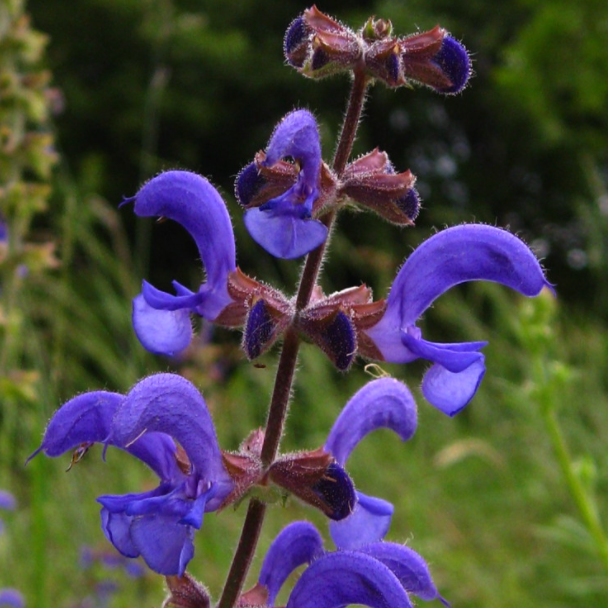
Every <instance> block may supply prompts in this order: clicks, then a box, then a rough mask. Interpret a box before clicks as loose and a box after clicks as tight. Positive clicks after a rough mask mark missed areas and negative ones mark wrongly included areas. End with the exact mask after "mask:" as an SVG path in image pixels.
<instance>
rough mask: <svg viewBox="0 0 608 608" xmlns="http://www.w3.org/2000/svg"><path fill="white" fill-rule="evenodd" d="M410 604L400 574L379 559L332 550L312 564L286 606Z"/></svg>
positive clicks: (398, 606)
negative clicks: (399, 577)
mask: <svg viewBox="0 0 608 608" xmlns="http://www.w3.org/2000/svg"><path fill="white" fill-rule="evenodd" d="M349 604H362V605H364V606H371V607H372V608H386V607H387V606H390V607H391V608H411V606H412V603H411V602H410V600H409V598H408V596H407V593H406V592H405V590H404V589H403V587H402V585H401V583H400V582H399V580H398V579H397V577H396V576H395V575H394V574H393V573H392V572H391V571H390V569H389V568H387V567H386V566H385V565H384V564H383V563H382V562H380V561H379V560H377V559H375V558H373V557H370V556H368V555H364V554H362V553H357V552H349V551H340V552H337V553H329V554H326V555H324V556H323V557H322V558H320V559H318V560H317V561H315V562H314V563H313V564H312V565H311V566H309V567H308V568H307V569H306V570H305V571H304V573H303V574H302V576H301V577H300V580H298V582H297V583H296V585H295V587H294V589H293V591H292V592H291V596H290V597H289V601H288V602H287V606H286V608H342V607H343V606H348V605H349Z"/></svg>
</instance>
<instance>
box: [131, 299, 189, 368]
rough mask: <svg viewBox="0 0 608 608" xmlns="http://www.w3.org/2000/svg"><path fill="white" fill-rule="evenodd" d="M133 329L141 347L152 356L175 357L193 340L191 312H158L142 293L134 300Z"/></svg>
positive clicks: (187, 310)
mask: <svg viewBox="0 0 608 608" xmlns="http://www.w3.org/2000/svg"><path fill="white" fill-rule="evenodd" d="M132 319H133V329H134V330H135V334H136V335H137V338H138V340H139V341H140V342H141V343H142V345H143V347H144V348H145V349H146V350H148V351H150V352H151V353H154V354H155V355H167V356H171V357H172V356H174V355H176V354H177V353H179V352H181V351H182V350H184V349H185V348H186V347H187V346H188V345H189V344H190V341H191V340H192V323H191V321H190V309H188V308H182V309H179V310H158V309H156V308H153V307H152V306H150V305H149V304H148V303H147V302H146V300H145V299H144V296H143V294H140V295H138V296H137V297H136V298H134V299H133V315H132Z"/></svg>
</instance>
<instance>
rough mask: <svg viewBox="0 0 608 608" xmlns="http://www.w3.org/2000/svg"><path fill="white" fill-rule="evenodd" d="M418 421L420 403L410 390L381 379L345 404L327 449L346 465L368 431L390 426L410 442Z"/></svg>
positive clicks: (393, 381) (340, 462) (331, 433)
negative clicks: (417, 409)
mask: <svg viewBox="0 0 608 608" xmlns="http://www.w3.org/2000/svg"><path fill="white" fill-rule="evenodd" d="M416 424H417V412H416V403H415V401H414V398H413V397H412V394H411V393H410V390H409V389H408V388H407V387H406V386H405V385H404V384H403V383H402V382H399V381H397V380H395V379H393V378H380V379H378V380H373V381H372V382H369V383H368V384H366V385H365V386H364V387H363V388H361V389H360V390H359V391H358V392H357V393H356V394H355V395H354V396H353V397H352V398H351V399H350V401H349V402H348V403H347V404H346V405H345V406H344V409H343V410H342V412H341V414H340V415H339V416H338V419H337V420H336V422H335V423H334V426H333V427H332V429H331V431H330V433H329V436H328V437H327V441H326V442H325V450H326V451H328V452H330V453H331V454H332V455H333V457H334V458H335V459H336V461H337V462H338V463H339V464H341V465H342V466H344V464H346V461H347V460H348V457H349V456H350V453H351V452H352V450H353V449H354V448H355V446H356V445H357V444H358V443H359V441H361V439H363V437H365V435H367V434H368V433H371V432H372V431H375V430H376V429H379V428H388V429H390V430H392V431H394V432H395V433H397V435H399V437H401V440H402V441H407V440H408V439H410V438H411V437H412V436H413V435H414V432H415V430H416Z"/></svg>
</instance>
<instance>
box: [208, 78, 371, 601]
mask: <svg viewBox="0 0 608 608" xmlns="http://www.w3.org/2000/svg"><path fill="white" fill-rule="evenodd" d="M367 85H368V80H367V78H366V76H365V73H364V72H363V71H362V70H356V71H355V74H354V79H353V83H352V87H351V91H350V96H349V100H348V107H347V109H346V115H345V117H344V122H343V124H342V130H341V131H340V137H339V140H338V146H337V148H336V154H335V156H334V160H333V168H334V171H335V172H336V174H337V175H338V177H340V175H341V174H342V173H343V172H344V168H345V167H346V163H347V162H348V159H349V157H350V154H351V152H352V148H353V143H354V141H355V136H356V134H357V127H358V126H359V120H360V119H361V113H362V111H363V105H364V103H365V93H366V90H367ZM335 218H336V212H335V211H332V212H330V213H328V214H326V215H325V216H324V217H323V218H322V221H323V223H324V224H325V225H326V226H327V228H328V237H327V239H326V240H325V242H324V243H323V244H322V245H320V246H319V247H317V249H315V250H314V251H311V252H310V253H309V254H308V257H307V258H306V263H305V265H304V270H303V271H302V275H301V277H300V284H299V287H298V294H297V296H296V313H297V312H298V311H300V310H302V309H303V308H305V307H306V306H307V304H308V302H309V301H310V297H311V295H312V292H313V289H314V286H315V285H316V284H317V280H318V277H319V274H320V271H321V267H322V265H323V258H324V255H325V251H326V247H327V244H328V242H329V240H330V238H331V229H332V226H333V223H334V220H335ZM299 349H300V339H299V337H298V335H297V333H296V332H295V331H294V330H293V329H292V328H289V329H288V330H287V331H286V333H285V338H284V340H283V348H282V350H281V356H280V358H279V365H278V367H277V373H276V377H275V384H274V390H273V393H272V398H271V401H270V407H269V409H268V417H267V420H266V429H265V436H264V444H263V446H262V455H261V458H262V462H263V464H264V466H266V467H269V466H270V465H271V464H272V463H273V462H274V460H275V458H276V457H277V454H278V451H279V446H280V443H281V438H282V437H283V431H284V427H285V420H286V418H287V412H288V409H289V399H290V396H291V389H292V386H293V381H294V378H295V369H296V364H297V361H298V351H299ZM265 514H266V505H264V504H263V503H261V502H260V501H258V500H257V499H255V498H253V499H251V501H250V503H249V507H248V509H247V515H246V517H245V522H244V524H243V529H242V531H241V538H240V540H239V544H238V546H237V549H236V552H235V554H234V557H233V560H232V564H231V566H230V571H229V573H228V577H227V578H226V583H225V585H224V590H223V592H222V596H221V598H220V601H219V603H218V608H234V606H235V605H236V603H237V601H238V598H239V596H240V595H241V592H242V589H243V585H244V584H245V579H246V578H247V573H248V572H249V567H250V566H251V562H252V560H253V556H254V555H255V550H256V547H257V543H258V538H259V536H260V531H261V529H262V524H263V523H264V516H265Z"/></svg>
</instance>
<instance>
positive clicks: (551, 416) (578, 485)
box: [540, 381, 608, 572]
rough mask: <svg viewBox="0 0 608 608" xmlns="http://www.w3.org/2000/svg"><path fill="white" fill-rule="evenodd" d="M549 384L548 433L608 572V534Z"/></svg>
mask: <svg viewBox="0 0 608 608" xmlns="http://www.w3.org/2000/svg"><path fill="white" fill-rule="evenodd" d="M548 384H549V389H548V390H546V391H544V392H543V394H542V395H541V396H540V401H541V403H540V405H541V411H542V415H543V419H544V421H545V426H546V429H547V433H548V435H549V438H550V440H551V444H552V446H553V451H554V452H555V456H556V458H557V461H558V463H559V465H560V467H561V469H562V473H563V475H564V479H565V481H566V486H567V487H568V490H569V492H570V495H571V496H572V498H573V500H574V502H575V504H576V507H577V509H578V512H579V514H580V517H581V519H582V520H583V523H584V525H585V527H586V528H587V532H588V533H589V536H590V537H591V538H592V539H593V542H594V544H595V547H596V550H597V553H598V557H599V558H600V561H601V562H602V565H603V567H604V568H605V570H606V572H608V539H607V538H606V534H605V532H604V528H603V526H602V522H601V520H600V517H599V515H598V512H597V509H596V508H595V505H594V503H593V499H592V498H591V496H590V495H589V492H588V491H587V490H586V489H585V487H584V485H583V483H582V481H581V479H580V478H579V476H578V475H577V474H576V471H575V470H574V465H573V462H572V456H571V454H570V450H569V449H568V445H567V443H566V439H565V438H564V434H563V432H562V429H561V426H560V424H559V421H558V419H557V416H556V413H555V407H554V403H555V401H554V399H553V395H552V394H550V393H551V392H552V387H551V386H550V385H551V383H550V381H549V383H548Z"/></svg>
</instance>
